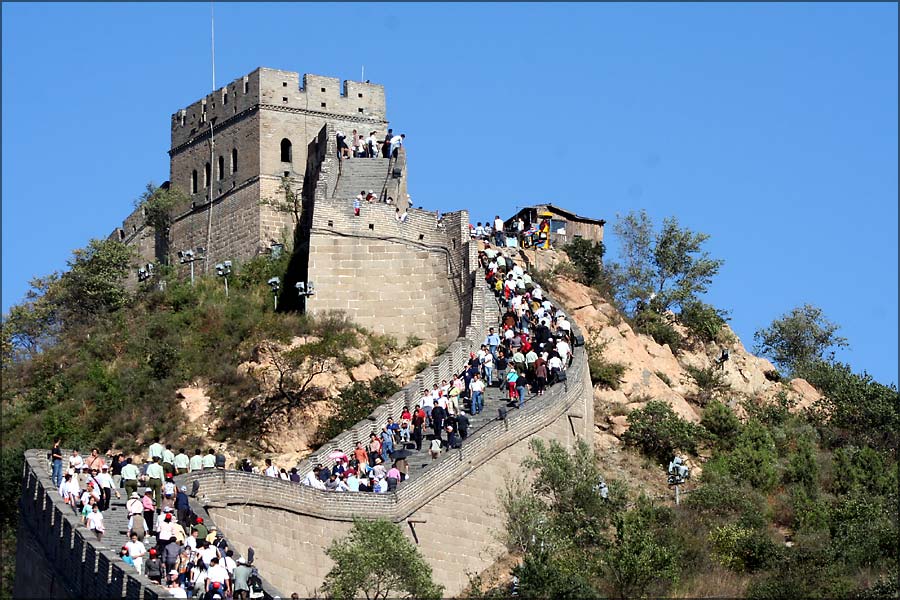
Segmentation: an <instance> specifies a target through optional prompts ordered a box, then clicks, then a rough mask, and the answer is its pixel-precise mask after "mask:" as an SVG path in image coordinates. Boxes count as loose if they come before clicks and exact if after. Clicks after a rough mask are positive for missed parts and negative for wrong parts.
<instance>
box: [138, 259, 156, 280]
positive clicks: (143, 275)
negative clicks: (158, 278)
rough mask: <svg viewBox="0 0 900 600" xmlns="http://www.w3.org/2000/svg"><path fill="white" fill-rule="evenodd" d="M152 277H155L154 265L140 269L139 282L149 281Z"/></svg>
mask: <svg viewBox="0 0 900 600" xmlns="http://www.w3.org/2000/svg"><path fill="white" fill-rule="evenodd" d="M151 277H153V263H147V264H146V265H142V266H141V268H139V269H138V281H141V282H143V281H147V280H148V279H150V278H151Z"/></svg>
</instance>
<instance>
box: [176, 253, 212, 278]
mask: <svg viewBox="0 0 900 600" xmlns="http://www.w3.org/2000/svg"><path fill="white" fill-rule="evenodd" d="M204 252H205V250H204V249H203V248H202V247H198V248H197V250H196V254H195V253H194V250H179V251H178V261H179V262H180V263H181V264H183V265H187V264H189V265H191V285H194V263H195V262H196V261H198V260H206V257H205V256H200V255H201V254H203V253H204Z"/></svg>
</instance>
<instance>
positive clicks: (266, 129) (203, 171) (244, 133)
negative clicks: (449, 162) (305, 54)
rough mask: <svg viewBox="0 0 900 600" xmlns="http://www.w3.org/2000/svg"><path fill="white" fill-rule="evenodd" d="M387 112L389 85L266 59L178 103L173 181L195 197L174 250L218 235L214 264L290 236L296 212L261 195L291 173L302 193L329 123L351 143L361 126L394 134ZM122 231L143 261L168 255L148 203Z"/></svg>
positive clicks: (179, 212) (178, 213) (180, 219)
mask: <svg viewBox="0 0 900 600" xmlns="http://www.w3.org/2000/svg"><path fill="white" fill-rule="evenodd" d="M385 114H386V112H385V98H384V86H381V85H377V84H371V83H359V82H355V81H344V82H343V85H342V84H341V81H340V79H338V78H334V77H322V76H320V75H303V80H302V86H301V85H300V75H299V74H298V73H295V72H292V71H281V70H277V69H269V68H264V67H260V68H258V69H256V70H255V71H253V72H252V73H250V74H248V75H245V76H244V77H240V78H238V79H235V80H234V81H232V82H231V83H229V84H227V85H225V86H224V87H222V88H220V89H218V90H216V91H215V92H213V93H212V94H209V95H208V96H206V97H205V98H202V99H200V100H198V101H197V102H195V103H193V104H191V105H190V106H188V107H187V108H183V109H181V110H179V111H177V112H176V113H174V114H173V115H172V123H171V131H172V145H171V149H170V150H169V157H170V175H169V179H170V183H169V184H170V185H171V186H173V187H175V188H178V189H179V190H181V191H182V192H184V193H185V195H186V196H187V197H188V198H189V199H190V203H189V204H187V205H186V206H180V207H177V208H176V210H175V214H174V215H173V224H172V228H171V232H170V240H171V243H172V247H171V251H172V252H177V251H179V250H187V249H191V248H197V247H198V246H201V247H206V246H207V244H208V245H209V248H207V250H208V259H207V262H208V263H213V264H214V263H215V261H221V260H226V259H229V260H233V259H237V260H246V259H248V258H251V257H253V256H255V255H256V254H258V253H260V252H261V251H265V250H266V249H268V248H269V246H270V244H271V243H272V242H273V241H281V240H282V239H284V238H285V235H286V234H287V237H288V239H290V232H289V231H287V232H286V228H290V227H292V226H293V223H292V217H291V216H290V215H287V214H283V213H278V212H277V211H275V210H273V209H272V208H271V207H269V206H266V205H264V204H261V201H262V200H264V199H267V198H276V197H278V196H279V195H280V194H282V192H281V191H280V189H279V187H280V185H281V180H282V177H285V176H288V177H290V178H291V180H292V182H293V184H294V187H295V189H296V190H297V191H298V193H299V190H301V189H302V186H303V179H304V175H305V171H306V167H307V147H308V145H309V144H310V142H312V141H314V140H315V139H316V136H317V135H318V134H319V132H320V130H322V129H323V127H324V126H325V125H330V126H333V127H334V129H335V130H341V131H343V132H344V133H345V134H346V135H347V139H348V142H349V140H350V135H351V132H352V131H353V130H354V129H356V130H357V131H358V132H359V133H360V134H362V135H366V136H368V134H369V133H370V132H372V131H375V132H376V135H377V136H378V137H379V139H384V135H385V133H386V131H387V125H388V122H387V121H386V119H385ZM211 140H212V142H213V144H212V149H211V143H210V142H211ZM211 150H212V152H211ZM282 197H283V196H282ZM210 209H211V210H210ZM113 235H114V236H116V237H118V239H120V240H122V241H125V242H126V243H129V245H132V246H134V247H136V248H137V249H138V252H139V254H140V257H141V260H142V261H147V262H152V261H153V260H154V259H157V258H161V257H160V256H157V254H158V252H159V248H157V247H156V246H157V245H158V244H157V243H156V242H155V241H154V236H153V233H152V232H151V231H150V230H149V228H147V227H144V226H143V219H142V216H141V214H140V210H138V211H137V213H136V214H132V215H131V216H130V217H129V218H128V219H127V220H126V221H125V224H124V226H123V227H122V228H121V229H119V230H117V231H116V232H115V233H114V234H113ZM208 238H209V239H208Z"/></svg>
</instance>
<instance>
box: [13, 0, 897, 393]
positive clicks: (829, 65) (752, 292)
mask: <svg viewBox="0 0 900 600" xmlns="http://www.w3.org/2000/svg"><path fill="white" fill-rule="evenodd" d="M215 11H216V40H217V45H216V63H217V65H216V67H217V76H218V84H219V85H221V84H223V83H225V82H227V81H230V80H232V79H234V78H236V77H238V76H240V75H243V74H245V73H247V72H249V71H251V70H253V69H254V68H256V67H257V66H270V67H274V68H282V69H290V70H295V71H299V72H301V73H304V72H309V73H317V74H323V75H331V76H337V77H342V78H349V79H359V77H360V71H361V68H362V67H363V65H364V66H365V73H366V78H368V79H371V80H372V81H373V82H377V83H382V84H384V85H385V86H386V90H387V101H388V115H389V118H390V120H391V122H392V126H393V127H394V129H395V130H397V131H403V132H405V133H406V134H407V146H408V150H409V156H410V159H409V161H410V192H411V194H412V196H413V198H414V203H415V204H416V205H423V206H424V207H425V208H429V209H441V210H444V211H449V210H454V209H458V208H469V209H470V210H471V211H472V219H473V221H478V220H485V219H487V218H489V217H492V216H493V215H494V214H495V213H496V212H499V213H500V214H503V215H506V214H509V213H511V212H513V211H514V210H515V208H516V207H517V206H523V205H527V204H531V203H535V202H545V201H552V202H554V203H557V204H560V205H562V206H566V207H568V208H570V209H572V210H575V211H577V212H579V213H582V214H585V215H589V216H593V217H597V218H603V219H606V220H607V221H609V222H610V223H611V222H613V221H614V220H615V217H616V214H622V213H625V212H627V211H629V210H632V209H638V208H645V209H646V210H647V211H648V212H649V214H650V215H651V216H653V217H654V219H655V220H656V221H660V220H662V218H663V217H665V216H668V215H676V216H677V217H678V218H679V219H680V221H681V223H682V224H683V225H685V226H687V227H690V228H692V229H694V230H697V231H702V232H705V233H708V234H709V235H710V236H711V239H710V241H709V244H708V249H709V251H710V253H711V254H712V255H713V256H715V257H718V258H722V259H724V260H725V265H724V267H723V268H722V270H721V273H720V275H719V276H718V278H717V279H716V281H715V282H714V284H713V287H712V289H711V291H710V293H709V295H708V301H710V302H711V303H713V304H715V305H716V306H718V307H721V308H725V309H728V310H730V311H731V313H732V326H733V327H734V328H735V330H736V331H737V333H738V335H740V337H741V338H742V340H743V341H744V343H745V344H746V345H747V346H751V345H752V335H753V332H754V331H755V330H756V329H758V328H759V327H762V326H764V325H767V324H768V323H770V322H771V320H772V319H774V318H776V317H778V316H779V315H781V314H783V313H784V312H786V311H788V310H789V309H790V308H791V307H793V306H796V305H798V304H801V303H804V302H811V303H814V304H817V305H819V306H821V307H822V308H823V310H824V311H825V314H826V315H827V316H828V317H829V318H831V319H832V320H833V321H835V322H837V323H839V324H840V325H841V326H842V330H841V333H842V334H843V335H844V336H845V337H847V338H848V339H849V341H850V344H851V348H850V349H849V350H847V351H842V352H841V353H840V354H839V358H841V359H842V360H845V361H847V362H849V363H850V364H852V365H853V367H854V368H855V369H857V370H863V369H865V370H868V371H869V372H870V373H872V374H873V375H874V376H875V377H876V378H877V379H879V380H881V381H885V382H896V381H897V362H898V361H897V346H898V344H897V341H898V340H897V332H898V323H897V313H898V308H897V255H898V243H897V228H898V226H897V204H898V190H897V162H898V157H897V127H898V124H897V113H898V105H897V86H898V82H897V68H898V65H897V54H898V48H897V5H896V4H831V3H827V4H826V3H823V4H799V3H798V4H783V5H782V4H769V3H759V4H552V5H551V4H349V3H348V4H252V5H251V4H237V3H233V4H232V3H223V4H218V5H216V7H215ZM2 13H3V58H2V61H3V66H2V68H3V71H2V75H3V92H2V100H3V104H2V107H3V111H2V112H3V115H2V126H3V129H2V132H3V133H2V135H3V165H2V166H3V178H2V193H3V207H2V209H3V241H2V249H3V270H2V271H3V273H2V283H3V310H4V311H6V310H7V309H8V308H9V306H10V305H11V304H14V303H16V302H18V301H19V300H20V299H21V298H22V296H23V294H24V293H25V290H26V289H27V281H28V279H30V278H31V277H33V276H36V275H41V274H46V273H48V272H51V271H53V270H57V269H61V268H63V267H64V266H65V263H66V260H67V259H68V258H69V256H70V255H71V251H72V250H73V249H75V248H78V247H81V246H83V245H85V243H86V242H87V241H88V239H89V238H91V237H105V236H106V235H108V234H109V233H110V232H111V231H112V230H113V228H114V227H116V226H117V225H118V224H119V223H121V220H122V219H123V218H124V217H125V216H126V215H127V214H128V213H129V212H130V210H131V206H132V201H133V199H134V198H135V197H136V196H138V195H139V193H140V192H141V190H142V189H143V187H144V184H145V183H146V182H148V181H154V182H157V183H161V182H162V181H164V180H166V179H167V177H168V158H167V155H166V150H167V149H168V147H169V118H170V115H171V113H173V112H175V111H176V110H177V109H179V108H181V107H183V106H186V105H188V104H190V103H191V102H193V101H195V100H197V99H198V98H200V97H201V96H202V95H204V94H206V93H208V91H209V89H210V87H211V82H210V68H209V62H210V56H209V54H210V50H209V13H210V5H209V4H208V3H201V4H178V3H175V4H10V3H3V5H2ZM607 242H608V249H609V250H608V252H609V255H612V256H614V255H615V253H616V243H615V242H616V241H615V238H614V236H613V235H612V232H611V228H608V239H607Z"/></svg>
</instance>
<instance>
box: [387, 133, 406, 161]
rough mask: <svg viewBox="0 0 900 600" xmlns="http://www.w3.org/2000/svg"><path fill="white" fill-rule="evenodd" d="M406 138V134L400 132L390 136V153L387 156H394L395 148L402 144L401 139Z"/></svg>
mask: <svg viewBox="0 0 900 600" xmlns="http://www.w3.org/2000/svg"><path fill="white" fill-rule="evenodd" d="M405 139H406V134H405V133H401V134H400V135H395V136H394V137H392V138H391V155H390V156H389V157H387V158H394V157H395V155H396V152H397V149H398V148H400V146H402V145H403V141H404V140H405Z"/></svg>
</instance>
